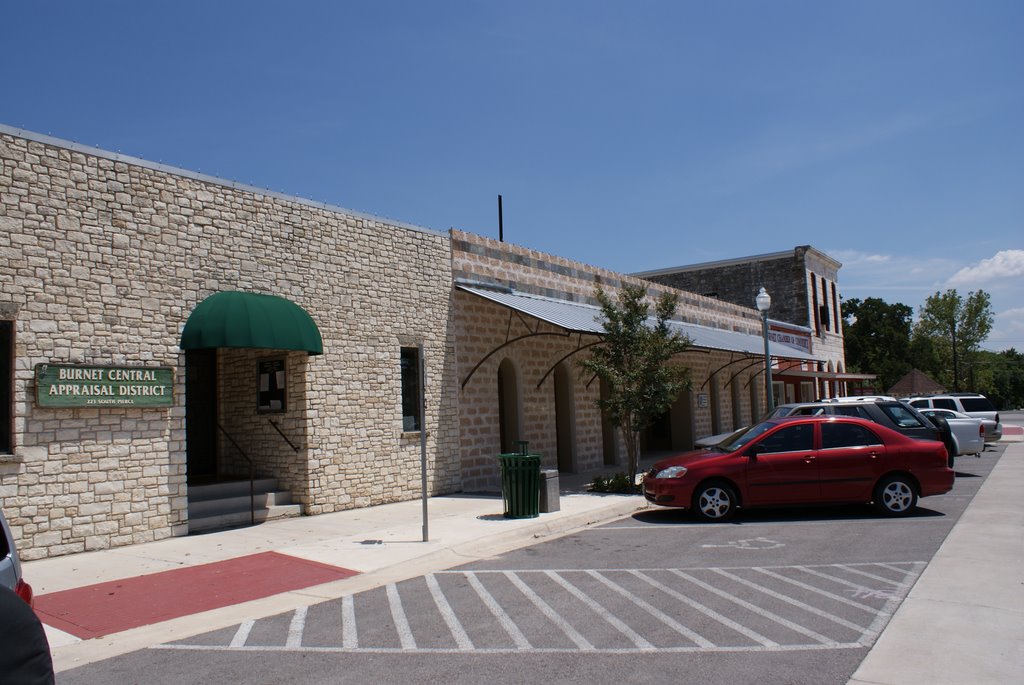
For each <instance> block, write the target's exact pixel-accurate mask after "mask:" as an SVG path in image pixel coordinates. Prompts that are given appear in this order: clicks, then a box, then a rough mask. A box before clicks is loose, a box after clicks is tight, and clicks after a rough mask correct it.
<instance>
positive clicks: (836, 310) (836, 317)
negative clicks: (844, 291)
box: [832, 281, 842, 333]
mask: <svg viewBox="0 0 1024 685" xmlns="http://www.w3.org/2000/svg"><path fill="white" fill-rule="evenodd" d="M832 314H833V315H834V318H833V320H834V321H835V322H836V327H835V331H836V333H838V332H839V324H840V323H841V322H842V319H840V318H839V297H838V296H837V295H836V284H835V281H833V282H832Z"/></svg>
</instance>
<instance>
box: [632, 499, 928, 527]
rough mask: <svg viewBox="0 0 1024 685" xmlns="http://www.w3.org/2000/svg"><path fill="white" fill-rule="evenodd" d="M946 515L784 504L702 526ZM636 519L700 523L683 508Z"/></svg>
mask: <svg viewBox="0 0 1024 685" xmlns="http://www.w3.org/2000/svg"><path fill="white" fill-rule="evenodd" d="M945 515H946V514H944V513H942V512H939V511H935V510H933V509H928V508H925V507H921V506H918V507H917V509H915V510H914V513H912V514H911V515H909V516H903V517H897V518H895V519H891V518H889V517H886V516H881V515H879V514H878V513H876V512H875V511H874V509H872V508H871V507H870V505H866V504H855V505H841V506H831V507H784V508H783V507H780V508H772V509H746V510H742V509H741V510H739V511H737V512H736V516H735V517H734V518H733V519H732V520H730V521H727V522H725V523H721V524H718V523H704V524H702V525H708V526H715V525H734V526H736V525H739V526H741V525H743V524H745V523H748V524H749V523H786V522H795V523H800V522H807V521H858V520H871V521H879V522H881V521H890V520H907V519H916V518H934V517H936V516H945ZM633 519H634V520H635V521H639V522H641V523H648V524H652V525H670V526H671V525H680V524H693V523H700V522H699V521H698V519H697V518H696V517H695V516H694V515H693V514H692V513H690V512H689V511H683V510H680V509H653V510H648V511H641V512H638V513H636V514H633Z"/></svg>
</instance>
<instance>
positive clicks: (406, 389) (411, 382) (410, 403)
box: [401, 347, 421, 432]
mask: <svg viewBox="0 0 1024 685" xmlns="http://www.w3.org/2000/svg"><path fill="white" fill-rule="evenodd" d="M401 365H402V430H403V431H407V432H411V431H418V430H420V425H421V417H420V351H419V348H417V347H403V348H402V356H401Z"/></svg>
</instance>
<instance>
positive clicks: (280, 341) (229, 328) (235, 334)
mask: <svg viewBox="0 0 1024 685" xmlns="http://www.w3.org/2000/svg"><path fill="white" fill-rule="evenodd" d="M217 347H245V348H256V349H273V350H297V351H304V352H308V353H309V354H323V352H324V343H323V339H322V338H321V337H320V330H319V329H318V328H317V327H316V324H315V323H314V322H313V318H312V317H311V316H310V315H309V314H308V313H307V312H306V310H305V309H303V308H302V307H300V306H299V305H297V304H295V303H294V302H292V301H290V300H286V299H284V298H283V297H277V296H276V295H260V294H258V293H243V292H235V291H225V292H220V293H214V294H213V295H210V296H209V297H208V298H206V299H205V300H203V301H202V302H200V303H199V304H198V305H196V308H195V309H194V310H192V314H191V316H189V317H188V321H186V322H185V329H184V330H183V331H182V332H181V349H183V350H205V349H211V348H217Z"/></svg>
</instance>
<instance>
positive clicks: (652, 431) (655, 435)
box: [644, 411, 672, 452]
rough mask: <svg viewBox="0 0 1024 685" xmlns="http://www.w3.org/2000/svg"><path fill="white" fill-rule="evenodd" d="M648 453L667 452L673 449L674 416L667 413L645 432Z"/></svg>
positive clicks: (669, 412)
mask: <svg viewBox="0 0 1024 685" xmlns="http://www.w3.org/2000/svg"><path fill="white" fill-rule="evenodd" d="M644 438H645V441H644V442H645V447H646V450H645V451H647V452H667V451H668V450H671V449H672V414H671V411H667V412H665V413H664V414H662V415H661V416H659V417H658V418H656V419H655V420H654V423H652V424H651V425H650V426H648V427H647V430H646V431H645V432H644Z"/></svg>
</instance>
